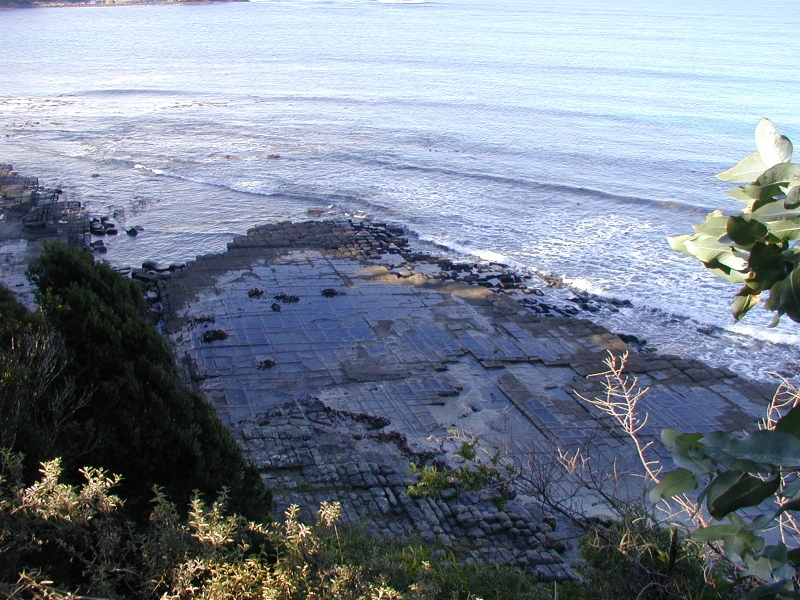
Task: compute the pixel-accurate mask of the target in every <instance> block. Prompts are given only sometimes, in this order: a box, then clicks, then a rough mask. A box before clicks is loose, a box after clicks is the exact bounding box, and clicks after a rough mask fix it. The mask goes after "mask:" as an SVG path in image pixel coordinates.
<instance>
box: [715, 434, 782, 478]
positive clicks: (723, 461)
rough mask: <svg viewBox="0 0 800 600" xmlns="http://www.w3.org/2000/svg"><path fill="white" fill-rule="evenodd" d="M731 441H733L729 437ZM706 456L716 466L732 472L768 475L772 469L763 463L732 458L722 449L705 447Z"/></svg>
mask: <svg viewBox="0 0 800 600" xmlns="http://www.w3.org/2000/svg"><path fill="white" fill-rule="evenodd" d="M731 439H735V438H734V437H733V436H731ZM706 455H707V456H708V457H709V458H711V459H712V460H715V461H716V462H717V463H718V464H720V465H721V466H723V467H726V468H728V469H731V470H733V471H744V472H745V473H769V472H770V471H772V467H770V466H769V465H765V464H764V463H760V462H755V461H752V460H745V459H742V458H734V457H733V456H730V455H729V454H726V453H725V452H724V451H723V449H722V447H719V448H717V447H714V446H706Z"/></svg>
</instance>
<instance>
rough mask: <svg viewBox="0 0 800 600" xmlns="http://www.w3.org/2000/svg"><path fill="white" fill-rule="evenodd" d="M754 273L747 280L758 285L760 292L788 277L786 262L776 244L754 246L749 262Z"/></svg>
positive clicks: (757, 244) (759, 243)
mask: <svg viewBox="0 0 800 600" xmlns="http://www.w3.org/2000/svg"><path fill="white" fill-rule="evenodd" d="M747 264H748V266H749V267H750V270H751V271H752V273H751V274H750V276H749V277H748V278H747V281H748V284H749V283H756V284H758V285H757V289H758V291H763V290H768V289H770V288H771V287H772V286H773V285H775V284H776V283H777V282H779V281H780V280H781V279H783V278H784V277H786V262H785V261H784V259H783V252H782V251H781V249H780V247H779V246H776V245H775V244H762V243H761V242H758V243H756V244H753V248H752V249H751V250H750V259H749V260H748V261H747Z"/></svg>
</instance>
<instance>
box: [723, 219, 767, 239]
mask: <svg viewBox="0 0 800 600" xmlns="http://www.w3.org/2000/svg"><path fill="white" fill-rule="evenodd" d="M726 232H727V234H728V237H729V238H731V239H732V240H733V241H734V242H735V243H736V244H738V245H740V246H746V247H750V246H752V245H753V244H755V243H756V242H763V241H764V240H765V239H766V238H767V235H768V234H769V230H768V229H767V226H766V225H764V224H763V223H761V222H760V221H758V220H756V219H752V218H750V217H748V216H747V215H742V216H737V217H728V221H727V223H726Z"/></svg>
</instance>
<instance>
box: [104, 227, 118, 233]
mask: <svg viewBox="0 0 800 600" xmlns="http://www.w3.org/2000/svg"><path fill="white" fill-rule="evenodd" d="M106 234H108V235H117V228H116V227H109V228H108V229H106Z"/></svg>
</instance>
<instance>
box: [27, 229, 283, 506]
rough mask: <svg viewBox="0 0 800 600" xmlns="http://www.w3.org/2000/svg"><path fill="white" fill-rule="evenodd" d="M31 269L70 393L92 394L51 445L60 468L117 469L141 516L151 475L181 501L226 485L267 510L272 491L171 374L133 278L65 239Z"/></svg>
mask: <svg viewBox="0 0 800 600" xmlns="http://www.w3.org/2000/svg"><path fill="white" fill-rule="evenodd" d="M29 276H30V278H31V280H32V281H33V283H35V284H36V286H37V288H38V290H37V300H38V302H39V305H40V307H41V312H42V318H43V319H44V321H46V322H47V324H48V326H50V327H52V328H53V329H55V330H56V331H57V332H58V334H59V336H60V339H61V340H63V345H64V348H65V351H66V356H67V357H68V360H69V367H68V370H69V373H70V376H71V378H72V379H73V380H74V388H75V393H76V394H78V396H79V397H80V396H83V395H85V396H90V397H91V399H90V400H89V402H88V403H86V405H85V406H83V407H82V408H81V409H80V410H78V411H76V412H75V413H74V414H73V415H72V416H71V417H70V422H71V424H72V426H73V427H77V428H80V430H81V432H82V435H81V436H79V439H75V436H73V437H72V438H70V440H66V441H68V442H69V443H62V444H59V445H58V446H57V447H56V448H55V449H54V450H55V451H57V453H58V454H59V455H62V456H63V457H64V463H65V468H66V469H67V472H76V471H77V470H78V468H80V467H81V466H82V465H84V464H86V463H91V464H95V465H98V466H100V467H101V468H103V469H106V470H109V471H111V472H118V473H124V474H125V479H124V480H123V481H122V483H121V485H120V489H119V492H118V493H119V495H120V496H121V497H122V498H124V499H125V500H126V503H127V505H128V508H129V511H130V512H129V514H131V515H136V516H137V518H140V519H141V518H145V517H146V515H147V514H148V513H149V499H150V498H149V494H150V492H149V490H150V489H151V488H152V486H153V485H160V486H163V488H164V489H165V490H166V492H167V493H168V494H169V496H170V497H172V498H174V499H175V500H176V501H177V502H179V503H180V505H185V504H186V503H187V502H188V500H189V498H190V497H191V495H192V492H193V490H199V491H200V492H202V493H204V494H208V495H213V494H216V493H218V492H219V491H220V490H221V489H222V487H223V486H227V487H228V488H229V489H230V496H231V505H232V507H233V508H234V509H235V510H237V511H239V512H242V513H243V514H245V515H247V516H248V517H251V518H257V519H262V520H263V519H266V518H267V517H268V514H269V513H268V510H269V501H270V497H269V493H268V492H267V491H266V489H265V488H264V486H263V484H262V482H261V479H260V476H259V474H258V472H257V470H256V469H255V467H254V466H253V465H251V464H248V463H247V462H246V461H245V460H244V458H243V457H242V454H241V451H240V449H239V448H238V446H237V445H236V442H235V440H234V439H233V437H232V436H231V434H230V432H229V431H228V430H227V428H226V427H225V426H224V425H223V424H222V422H221V421H220V420H219V418H218V416H217V414H216V412H215V410H214V408H213V407H212V406H211V405H210V404H209V403H208V402H206V400H205V399H204V398H203V397H202V396H200V395H199V394H197V393H195V392H192V391H190V390H187V389H186V388H184V387H183V386H182V385H181V384H180V382H179V381H178V377H177V370H176V366H175V363H174V359H173V355H172V351H171V349H170V347H169V345H168V343H167V341H166V339H165V338H164V337H163V336H161V335H159V334H158V332H157V331H156V330H155V328H154V327H152V326H151V325H150V324H149V323H148V322H147V321H146V319H145V318H144V316H143V315H144V304H143V302H142V299H141V292H140V290H139V288H138V286H137V285H136V284H135V283H134V282H132V281H130V280H128V279H126V278H124V277H122V276H121V275H119V274H118V273H116V272H115V271H114V270H113V269H111V268H110V267H109V266H108V265H106V264H102V263H95V262H94V259H93V257H92V255H91V253H89V252H88V251H86V250H80V249H75V248H71V247H69V246H66V245H64V244H51V245H48V246H47V247H46V248H45V250H44V252H43V253H42V255H41V257H40V258H39V260H38V261H37V263H36V264H34V265H33V266H32V267H31V268H30V270H29ZM53 456H55V454H51V455H50V456H48V457H47V458H52V457H53Z"/></svg>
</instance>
